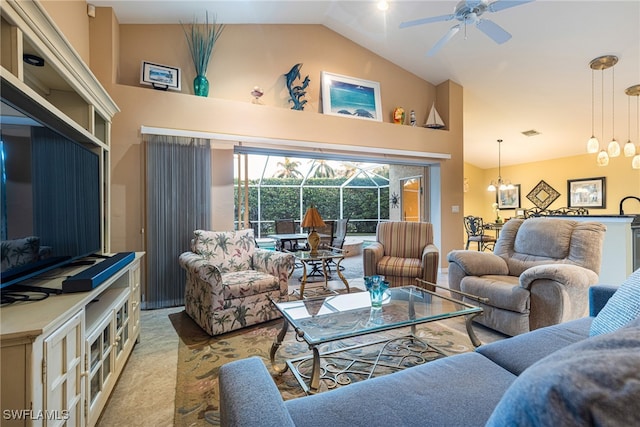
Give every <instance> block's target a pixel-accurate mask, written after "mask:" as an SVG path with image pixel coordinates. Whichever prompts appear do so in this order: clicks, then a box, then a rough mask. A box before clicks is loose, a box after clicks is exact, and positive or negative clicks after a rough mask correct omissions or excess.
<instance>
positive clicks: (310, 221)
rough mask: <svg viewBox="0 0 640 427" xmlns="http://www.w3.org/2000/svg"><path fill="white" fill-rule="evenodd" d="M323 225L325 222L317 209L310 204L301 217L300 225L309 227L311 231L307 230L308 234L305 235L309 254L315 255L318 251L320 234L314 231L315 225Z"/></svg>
mask: <svg viewBox="0 0 640 427" xmlns="http://www.w3.org/2000/svg"><path fill="white" fill-rule="evenodd" d="M325 225H326V224H325V223H324V221H323V220H322V217H321V216H320V213H319V212H318V209H317V208H316V207H315V206H313V205H311V207H310V208H309V209H307V212H306V213H305V214H304V218H303V219H302V226H303V227H305V228H307V227H308V228H311V232H309V236H308V237H307V242H308V243H309V247H310V248H311V255H316V254H317V253H318V245H320V236H319V235H318V233H317V232H316V227H324V226H325Z"/></svg>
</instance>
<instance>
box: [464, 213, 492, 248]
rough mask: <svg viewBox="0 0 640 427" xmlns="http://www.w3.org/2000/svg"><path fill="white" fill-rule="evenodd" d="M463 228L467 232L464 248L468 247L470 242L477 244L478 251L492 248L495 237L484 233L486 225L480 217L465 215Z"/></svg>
mask: <svg viewBox="0 0 640 427" xmlns="http://www.w3.org/2000/svg"><path fill="white" fill-rule="evenodd" d="M464 229H465V231H466V232H467V244H466V246H465V249H467V250H468V249H469V245H470V244H471V242H475V243H477V244H478V251H484V250H485V249H493V245H495V243H496V238H495V237H493V236H490V235H488V234H485V231H486V227H485V225H484V222H483V220H482V218H481V217H479V216H465V217H464Z"/></svg>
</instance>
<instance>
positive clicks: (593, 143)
mask: <svg viewBox="0 0 640 427" xmlns="http://www.w3.org/2000/svg"><path fill="white" fill-rule="evenodd" d="M599 149H600V141H598V138H596V137H595V136H591V138H589V140H588V141H587V153H589V154H596V153H597V152H598V150H599Z"/></svg>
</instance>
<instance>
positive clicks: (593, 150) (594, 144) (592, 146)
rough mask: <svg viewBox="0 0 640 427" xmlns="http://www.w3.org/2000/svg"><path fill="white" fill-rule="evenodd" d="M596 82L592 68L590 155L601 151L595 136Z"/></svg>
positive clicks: (588, 146) (588, 147) (588, 144)
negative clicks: (594, 99) (594, 100)
mask: <svg viewBox="0 0 640 427" xmlns="http://www.w3.org/2000/svg"><path fill="white" fill-rule="evenodd" d="M594 80H595V69H594V68H593V67H591V138H589V140H588V141H587V153H589V154H595V153H597V152H598V150H599V149H600V141H598V138H596V136H595V135H596V134H595V132H594V130H593V127H594V121H595V120H594V113H595V106H594V102H593V98H594V94H593V93H594Z"/></svg>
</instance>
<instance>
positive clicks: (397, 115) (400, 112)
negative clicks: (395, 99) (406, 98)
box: [393, 107, 405, 125]
mask: <svg viewBox="0 0 640 427" xmlns="http://www.w3.org/2000/svg"><path fill="white" fill-rule="evenodd" d="M404 118H405V115H404V108H402V107H396V108H394V109H393V123H395V124H397V125H402V124H404Z"/></svg>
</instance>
